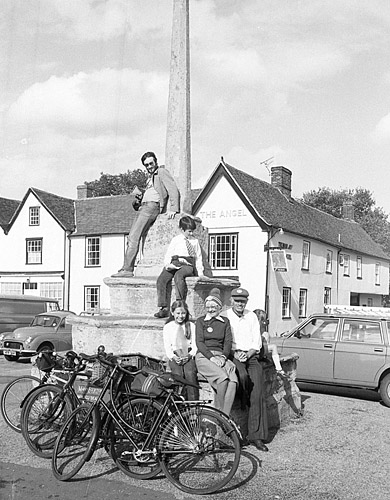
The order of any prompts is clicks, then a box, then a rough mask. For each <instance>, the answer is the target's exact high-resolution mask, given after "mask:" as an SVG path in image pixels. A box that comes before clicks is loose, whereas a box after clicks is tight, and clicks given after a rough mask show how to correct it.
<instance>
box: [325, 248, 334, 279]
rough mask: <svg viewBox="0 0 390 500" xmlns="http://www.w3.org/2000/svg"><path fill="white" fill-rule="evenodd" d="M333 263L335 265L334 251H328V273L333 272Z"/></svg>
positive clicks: (326, 269)
mask: <svg viewBox="0 0 390 500" xmlns="http://www.w3.org/2000/svg"><path fill="white" fill-rule="evenodd" d="M332 263H333V252H332V250H327V251H326V268H325V272H326V273H331V272H332Z"/></svg>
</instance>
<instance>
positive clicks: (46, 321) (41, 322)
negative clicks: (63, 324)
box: [31, 316, 60, 327]
mask: <svg viewBox="0 0 390 500" xmlns="http://www.w3.org/2000/svg"><path fill="white" fill-rule="evenodd" d="M59 322H60V318H58V317H57V316H36V317H35V318H34V319H33V322H32V323H31V326H43V327H49V326H52V327H54V326H57V325H58V324H59Z"/></svg>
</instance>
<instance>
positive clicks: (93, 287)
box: [84, 285, 100, 312]
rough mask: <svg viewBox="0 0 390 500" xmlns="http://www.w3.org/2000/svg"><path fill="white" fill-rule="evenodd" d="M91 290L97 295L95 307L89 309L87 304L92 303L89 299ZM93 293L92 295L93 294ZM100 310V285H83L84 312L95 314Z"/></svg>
mask: <svg viewBox="0 0 390 500" xmlns="http://www.w3.org/2000/svg"><path fill="white" fill-rule="evenodd" d="M91 290H95V292H97V293H96V295H97V300H96V299H95V300H96V304H97V305H96V306H95V307H91V306H90V305H89V304H90V303H91V302H92V300H91V299H89V297H91V296H92V293H91ZM95 292H94V293H95ZM99 309H100V285H84V311H86V312H96V311H98V310H99Z"/></svg>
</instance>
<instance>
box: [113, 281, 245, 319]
mask: <svg viewBox="0 0 390 500" xmlns="http://www.w3.org/2000/svg"><path fill="white" fill-rule="evenodd" d="M156 279H157V278H156V277H134V278H104V283H105V284H106V285H107V286H108V287H109V288H110V302H111V314H113V315H115V316H132V315H134V314H135V315H138V314H141V315H145V316H149V315H153V313H154V312H156V310H157V291H156ZM186 282H187V288H188V293H187V299H186V302H187V304H188V306H189V310H190V313H191V314H192V316H193V317H194V318H197V317H198V316H200V315H202V314H204V312H205V311H204V299H205V298H206V297H207V295H208V294H209V292H210V290H211V289H212V288H213V287H218V288H219V289H220V291H221V299H222V303H223V304H224V308H225V309H226V307H228V305H229V299H230V294H231V291H232V290H233V289H234V288H236V287H238V286H240V283H239V282H238V281H236V280H230V279H222V278H221V279H219V278H198V277H191V278H186ZM174 299H175V297H174V294H173V300H174Z"/></svg>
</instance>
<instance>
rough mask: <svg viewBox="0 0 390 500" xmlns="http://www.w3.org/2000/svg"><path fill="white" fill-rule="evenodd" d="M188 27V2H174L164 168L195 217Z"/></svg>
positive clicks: (177, 0) (189, 211)
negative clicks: (175, 183) (173, 179)
mask: <svg viewBox="0 0 390 500" xmlns="http://www.w3.org/2000/svg"><path fill="white" fill-rule="evenodd" d="M189 25H190V22H189V0H173V19H172V41H171V67H170V80H169V96H168V119H167V137H166V148H165V164H166V167H167V169H168V170H169V171H170V172H171V174H172V175H173V176H174V178H175V180H176V182H177V185H178V187H179V191H180V195H181V210H182V211H183V212H187V213H192V201H191V116H190V33H189V31H190V29H189Z"/></svg>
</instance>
